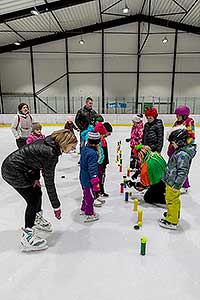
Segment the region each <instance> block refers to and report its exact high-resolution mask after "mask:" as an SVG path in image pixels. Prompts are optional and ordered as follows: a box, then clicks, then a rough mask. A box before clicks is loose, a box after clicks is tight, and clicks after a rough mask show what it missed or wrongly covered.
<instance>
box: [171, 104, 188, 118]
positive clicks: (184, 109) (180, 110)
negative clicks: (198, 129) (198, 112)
mask: <svg viewBox="0 0 200 300" xmlns="http://www.w3.org/2000/svg"><path fill="white" fill-rule="evenodd" d="M175 114H176V115H181V116H189V114H190V109H189V107H188V106H186V105H180V106H178V107H177V108H176V110H175Z"/></svg>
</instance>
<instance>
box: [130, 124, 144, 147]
mask: <svg viewBox="0 0 200 300" xmlns="http://www.w3.org/2000/svg"><path fill="white" fill-rule="evenodd" d="M143 130H144V126H143V122H142V121H141V122H139V123H138V125H137V126H133V127H132V129H131V139H130V147H131V148H134V147H135V146H136V145H138V144H140V143H141V142H142V136H143Z"/></svg>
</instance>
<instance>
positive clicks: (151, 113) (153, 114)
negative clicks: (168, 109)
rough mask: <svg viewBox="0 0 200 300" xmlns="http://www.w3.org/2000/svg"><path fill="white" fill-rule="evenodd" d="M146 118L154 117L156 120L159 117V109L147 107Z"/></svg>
mask: <svg viewBox="0 0 200 300" xmlns="http://www.w3.org/2000/svg"><path fill="white" fill-rule="evenodd" d="M145 116H146V117H153V118H155V119H156V118H157V116H158V112H157V109H156V108H155V107H147V109H146V110H145Z"/></svg>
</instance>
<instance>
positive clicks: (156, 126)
mask: <svg viewBox="0 0 200 300" xmlns="http://www.w3.org/2000/svg"><path fill="white" fill-rule="evenodd" d="M163 138H164V126H163V122H162V120H160V119H155V120H154V121H153V122H151V123H149V122H147V123H146V124H145V125H144V131H143V137H142V144H143V145H147V146H149V147H150V148H151V150H152V151H157V152H159V153H160V152H161V151H162V147H163Z"/></svg>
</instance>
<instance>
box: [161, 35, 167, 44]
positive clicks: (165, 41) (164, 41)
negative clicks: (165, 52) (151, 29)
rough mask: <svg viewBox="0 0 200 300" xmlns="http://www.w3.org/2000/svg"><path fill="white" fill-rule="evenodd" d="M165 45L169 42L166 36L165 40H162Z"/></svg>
mask: <svg viewBox="0 0 200 300" xmlns="http://www.w3.org/2000/svg"><path fill="white" fill-rule="evenodd" d="M162 42H163V44H166V43H167V42H168V38H167V37H166V36H164V38H163V39H162Z"/></svg>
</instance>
